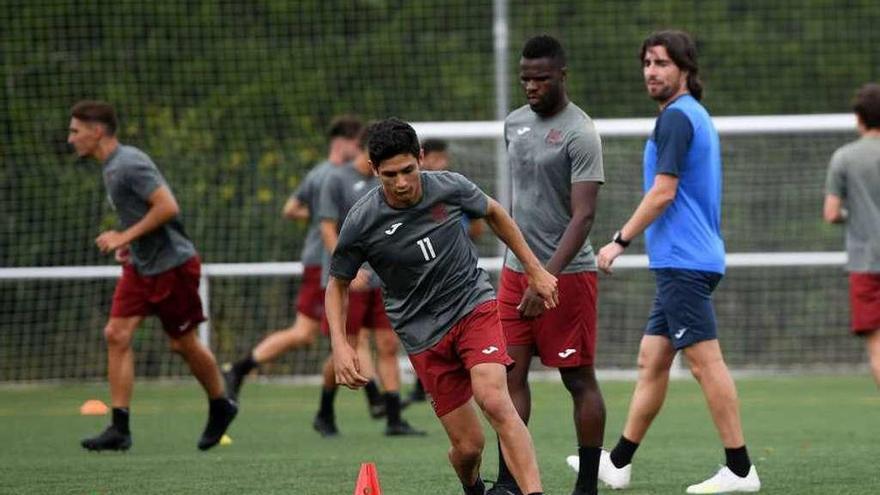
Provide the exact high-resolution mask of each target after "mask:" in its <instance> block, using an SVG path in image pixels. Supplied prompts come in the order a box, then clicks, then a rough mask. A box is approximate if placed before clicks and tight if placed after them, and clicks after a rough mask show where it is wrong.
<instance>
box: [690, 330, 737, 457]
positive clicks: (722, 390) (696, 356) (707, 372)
mask: <svg viewBox="0 0 880 495" xmlns="http://www.w3.org/2000/svg"><path fill="white" fill-rule="evenodd" d="M683 352H684V355H685V357H687V359H688V363H689V364H690V368H691V373H692V374H693V375H694V378H696V379H697V381H698V382H699V383H700V387H702V389H703V395H704V396H705V397H706V402H707V404H708V405H709V412H710V413H711V415H712V420H713V421H714V422H715V427H716V428H717V429H718V434H719V436H720V437H721V443H722V444H724V447H725V448H735V447H741V446H742V445H744V444H745V438H744V437H743V432H742V423H741V422H740V417H739V398H738V397H737V393H736V385H735V384H734V382H733V378H732V377H731V376H730V371H729V370H728V369H727V364H726V363H725V362H724V357H723V356H722V354H721V346H720V345H719V344H718V340H707V341H703V342H698V343H696V344H694V345H692V346H689V347H687V348H685V349H684V350H683Z"/></svg>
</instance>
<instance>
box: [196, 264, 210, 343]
mask: <svg viewBox="0 0 880 495" xmlns="http://www.w3.org/2000/svg"><path fill="white" fill-rule="evenodd" d="M208 280H209V278H208V272H207V270H205V267H202V278H201V281H200V283H199V297H200V298H201V299H202V311H204V312H205V316H206V317H207V318H208V319H207V320H206V321H203V322H202V323H200V324H199V341H201V343H202V344H204V345H205V347H207V348H209V349H210V348H211V288H210V287H209V285H210V284H209V283H208Z"/></svg>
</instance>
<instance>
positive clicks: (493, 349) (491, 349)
mask: <svg viewBox="0 0 880 495" xmlns="http://www.w3.org/2000/svg"><path fill="white" fill-rule="evenodd" d="M497 351H498V348H497V347H495V346H494V345H490V346H489V347H487V348H485V349H483V354H486V355H488V354H492V353H493V352H497Z"/></svg>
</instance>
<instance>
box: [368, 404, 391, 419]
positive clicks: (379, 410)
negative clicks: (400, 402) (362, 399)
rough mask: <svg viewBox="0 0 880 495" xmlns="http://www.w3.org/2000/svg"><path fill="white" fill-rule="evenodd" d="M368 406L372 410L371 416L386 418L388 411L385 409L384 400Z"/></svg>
mask: <svg viewBox="0 0 880 495" xmlns="http://www.w3.org/2000/svg"><path fill="white" fill-rule="evenodd" d="M367 407H368V409H369V410H370V417H371V418H373V419H381V418H384V417H385V415H386V414H388V411H386V410H385V401H384V400H380V401H379V402H373V403H372V404H368V406H367Z"/></svg>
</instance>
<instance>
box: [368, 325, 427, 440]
mask: <svg viewBox="0 0 880 495" xmlns="http://www.w3.org/2000/svg"><path fill="white" fill-rule="evenodd" d="M373 335H374V336H375V338H376V355H377V357H376V368H377V370H378V372H379V379H380V380H381V381H382V387H383V388H384V389H385V393H384V394H383V396H384V399H385V401H384V402H385V413H386V414H387V422H386V426H385V435H388V436H403V435H424V434H425V432H424V431H422V430H417V429H415V428H413V427H412V426H410V424H409V423H407V422H406V420H404V419H403V418H402V417H401V414H400V411H401V409H402V405H401V400H400V363H399V361H398V359H397V354H398V352H399V351H400V340H399V339H398V338H397V334H395V333H394V331H393V330H391V329H383V330H377V331H375V332H373Z"/></svg>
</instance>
